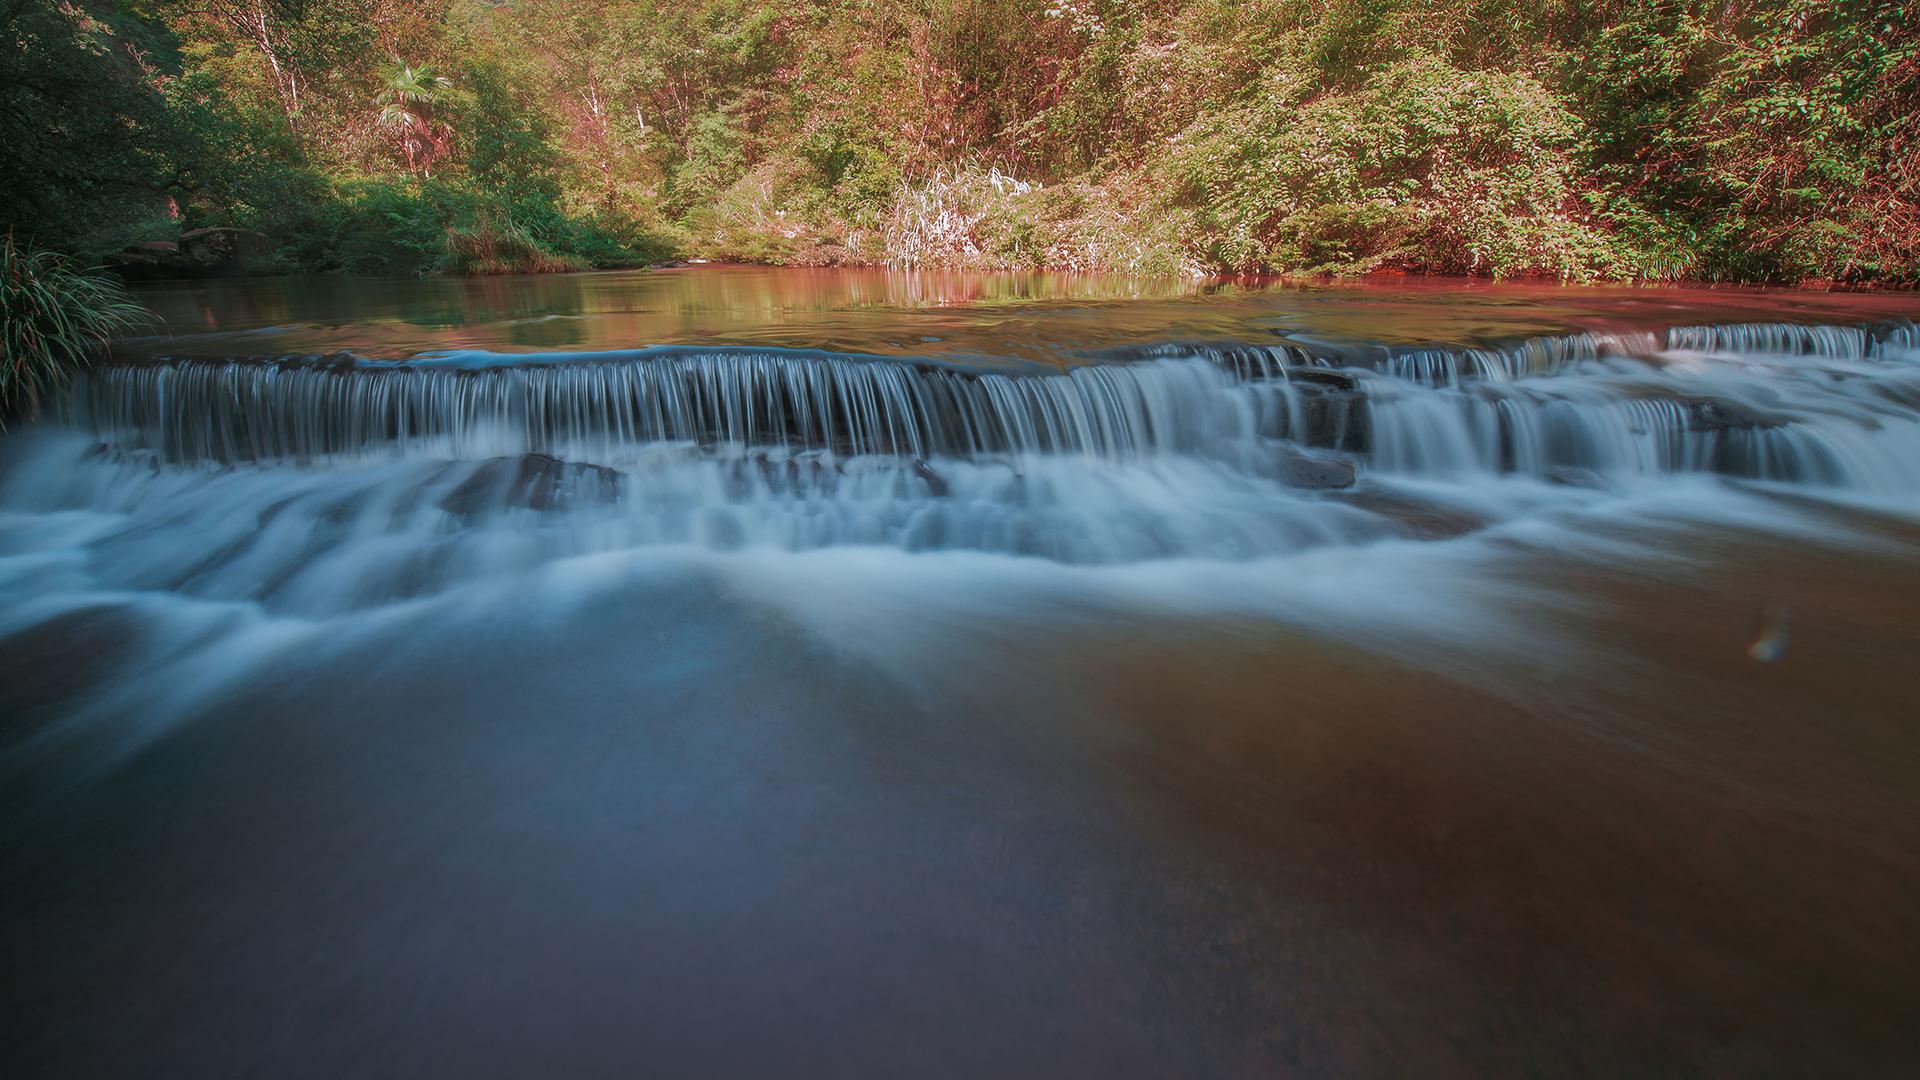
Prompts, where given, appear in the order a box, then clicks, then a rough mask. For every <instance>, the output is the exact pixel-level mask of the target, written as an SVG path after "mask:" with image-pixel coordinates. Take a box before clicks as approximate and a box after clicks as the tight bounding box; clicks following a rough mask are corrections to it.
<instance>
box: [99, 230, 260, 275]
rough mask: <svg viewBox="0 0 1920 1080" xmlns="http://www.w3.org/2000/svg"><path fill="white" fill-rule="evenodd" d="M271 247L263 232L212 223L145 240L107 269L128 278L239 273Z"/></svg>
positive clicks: (109, 263) (112, 259) (110, 258)
mask: <svg viewBox="0 0 1920 1080" xmlns="http://www.w3.org/2000/svg"><path fill="white" fill-rule="evenodd" d="M270 250H272V243H271V241H269V240H268V239H267V236H266V234H265V233H259V232H254V231H253V230H252V229H233V228H226V227H224V226H212V227H208V228H202V229H189V230H187V231H186V232H183V233H181V234H180V239H179V240H178V241H173V240H147V241H143V242H141V243H138V244H134V245H133V246H132V247H129V248H127V249H126V250H125V251H122V252H120V253H119V254H117V255H109V256H107V258H106V264H107V266H108V267H109V268H110V269H113V270H115V271H117V272H119V273H120V275H121V276H123V277H129V278H170V277H206V276H209V275H215V274H226V273H235V272H238V271H239V270H240V269H241V268H242V267H243V266H244V265H245V263H246V261H247V260H249V259H254V258H258V257H260V256H262V255H265V254H266V253H267V252H268V251H270Z"/></svg>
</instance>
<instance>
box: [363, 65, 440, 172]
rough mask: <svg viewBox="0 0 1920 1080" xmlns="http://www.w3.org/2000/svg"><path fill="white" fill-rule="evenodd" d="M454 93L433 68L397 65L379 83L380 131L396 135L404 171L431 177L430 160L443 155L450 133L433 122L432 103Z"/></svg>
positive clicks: (388, 70) (376, 100)
mask: <svg viewBox="0 0 1920 1080" xmlns="http://www.w3.org/2000/svg"><path fill="white" fill-rule="evenodd" d="M452 89H453V83H452V81H451V80H449V79H447V78H446V77H445V76H444V75H436V74H434V73H433V66H432V65H430V64H421V65H420V66H419V67H414V66H413V65H411V64H407V63H401V62H398V61H396V62H395V63H394V65H393V67H391V68H389V69H387V74H386V76H385V78H383V79H382V80H381V85H380V96H379V97H377V98H375V99H374V102H375V103H376V104H378V105H380V106H381V109H380V127H381V128H383V129H384V130H387V131H392V132H395V133H396V134H397V135H398V137H399V139H400V153H401V155H402V156H403V157H405V158H406V159H407V171H408V172H417V173H420V174H421V175H422V176H432V175H433V159H434V158H437V157H439V156H440V155H441V154H443V153H445V152H446V149H447V146H448V144H449V143H451V142H452V138H453V132H452V131H451V130H450V129H449V128H448V127H447V125H446V124H444V123H442V122H440V121H438V120H435V119H434V118H433V103H434V102H435V101H436V100H438V99H439V98H440V96H441V95H443V94H445V93H447V92H448V91H449V90H452Z"/></svg>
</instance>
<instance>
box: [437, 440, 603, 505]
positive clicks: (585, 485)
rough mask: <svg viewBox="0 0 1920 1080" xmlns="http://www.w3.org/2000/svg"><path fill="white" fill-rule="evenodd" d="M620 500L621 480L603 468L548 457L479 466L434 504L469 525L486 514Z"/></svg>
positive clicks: (538, 455)
mask: <svg viewBox="0 0 1920 1080" xmlns="http://www.w3.org/2000/svg"><path fill="white" fill-rule="evenodd" d="M619 494H620V474H619V473H618V472H617V471H615V470H613V469H609V468H607V467H606V466H605V465H591V464H585V463H581V462H574V461H562V460H560V459H559V458H556V457H553V456H552V455H550V454H541V453H526V454H521V455H520V456H519V457H517V458H493V459H491V460H489V461H485V462H482V463H481V464H480V466H479V467H478V468H476V469H475V470H474V471H473V475H471V476H469V477H467V478H466V479H465V480H463V481H461V482H460V484H459V485H458V486H456V487H455V488H454V489H453V490H452V491H450V492H448V493H447V494H446V495H445V496H444V497H442V498H441V499H440V501H439V502H438V503H437V504H436V505H438V506H439V507H440V509H442V510H445V511H446V512H447V513H449V514H452V515H454V516H455V517H457V518H460V519H461V520H463V521H471V520H472V519H474V518H475V517H478V516H479V515H481V514H483V513H485V512H486V511H488V510H490V509H495V508H502V507H518V508H522V509H527V510H538V511H542V512H546V511H561V510H570V509H574V508H576V507H579V506H587V505H595V504H605V503H610V502H612V501H613V500H614V499H616V498H618V497H619Z"/></svg>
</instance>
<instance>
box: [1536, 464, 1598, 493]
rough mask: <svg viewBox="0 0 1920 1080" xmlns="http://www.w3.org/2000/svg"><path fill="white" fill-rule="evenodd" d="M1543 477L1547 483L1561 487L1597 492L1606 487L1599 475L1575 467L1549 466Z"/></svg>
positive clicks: (1589, 470) (1590, 470)
mask: <svg viewBox="0 0 1920 1080" xmlns="http://www.w3.org/2000/svg"><path fill="white" fill-rule="evenodd" d="M1545 476H1546V480H1547V483H1549V484H1558V485H1560V486H1561V487H1577V488H1594V489H1596V490H1597V489H1600V488H1604V487H1606V486H1607V482H1606V481H1605V480H1603V479H1601V477H1600V474H1599V473H1596V472H1594V471H1593V470H1592V469H1582V468H1580V467H1579V466H1577V465H1553V466H1549V467H1548V469H1547V471H1546V473H1545Z"/></svg>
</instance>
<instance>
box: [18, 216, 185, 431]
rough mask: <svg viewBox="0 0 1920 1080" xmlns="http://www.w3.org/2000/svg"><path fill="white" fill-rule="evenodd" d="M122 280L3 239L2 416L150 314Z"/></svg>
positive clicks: (28, 405)
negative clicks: (75, 266)
mask: <svg viewBox="0 0 1920 1080" xmlns="http://www.w3.org/2000/svg"><path fill="white" fill-rule="evenodd" d="M150 318H151V316H149V315H148V314H147V311H146V309H144V308H142V307H141V306H140V305H139V304H137V303H134V301H133V299H132V298H131V297H129V296H128V295H127V292H126V290H125V289H123V288H121V287H120V283H119V282H117V281H115V280H113V279H112V278H108V277H105V276H102V275H99V274H94V273H89V272H86V271H84V270H79V269H75V268H74V267H73V266H72V265H71V264H70V263H69V262H68V260H66V259H64V258H62V257H60V256H58V255H55V254H53V253H52V252H49V251H31V250H28V249H27V247H26V246H25V245H23V244H20V243H18V242H17V241H15V240H14V238H13V234H12V233H8V234H7V236H6V239H5V240H4V241H0V339H4V347H5V350H6V352H5V356H4V358H3V359H4V363H0V423H4V422H5V419H6V418H7V417H9V416H14V415H18V414H20V413H28V412H31V411H33V409H34V408H36V407H37V405H38V404H39V401H40V399H41V398H42V397H43V396H45V395H46V394H47V393H49V392H50V391H52V390H54V389H56V388H58V387H59V386H60V385H61V384H63V383H65V382H66V380H67V378H68V377H69V376H70V375H72V374H73V372H74V371H76V370H78V369H80V368H83V367H86V366H87V365H89V364H91V363H92V362H93V360H94V358H95V357H96V356H98V355H99V354H100V353H101V352H102V351H103V350H104V349H105V348H106V346H107V343H108V342H109V341H110V340H112V338H113V336H114V335H115V334H116V333H119V332H121V331H124V330H128V329H131V328H132V327H134V326H137V325H139V324H141V323H143V322H146V321H147V320H148V319H150Z"/></svg>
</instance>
